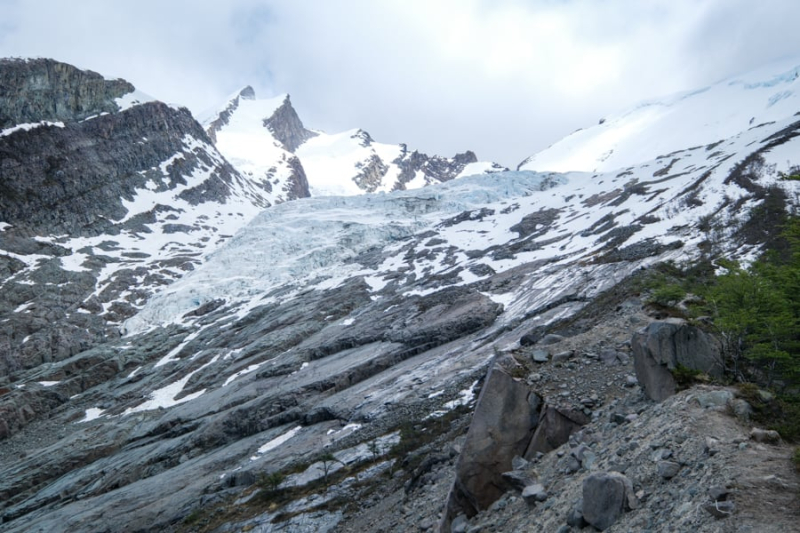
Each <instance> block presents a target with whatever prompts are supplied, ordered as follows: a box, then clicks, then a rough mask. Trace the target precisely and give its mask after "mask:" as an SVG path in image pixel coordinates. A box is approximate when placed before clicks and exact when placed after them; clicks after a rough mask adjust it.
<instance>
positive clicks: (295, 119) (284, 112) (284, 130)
mask: <svg viewBox="0 0 800 533" xmlns="http://www.w3.org/2000/svg"><path fill="white" fill-rule="evenodd" d="M264 126H265V127H266V128H268V129H269V131H271V132H272V135H274V136H275V138H276V139H278V140H279V141H280V142H281V143H282V144H283V146H284V147H285V148H286V149H287V150H289V151H290V152H292V153H294V151H295V150H297V149H298V148H299V147H300V145H301V144H303V143H304V142H306V141H307V140H309V139H311V138H313V137H316V136H317V135H318V134H317V133H314V132H313V131H310V130H307V129H306V128H305V127H303V122H302V121H301V120H300V117H299V116H298V115H297V111H295V110H294V107H292V102H291V101H290V100H289V95H288V94H287V95H286V99H285V100H284V101H283V104H281V106H280V107H278V109H276V110H275V112H274V113H273V114H272V116H271V117H269V118H265V119H264Z"/></svg>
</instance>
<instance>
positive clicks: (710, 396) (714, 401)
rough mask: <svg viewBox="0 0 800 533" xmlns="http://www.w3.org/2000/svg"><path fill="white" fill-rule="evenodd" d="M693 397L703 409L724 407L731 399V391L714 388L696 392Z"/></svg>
mask: <svg viewBox="0 0 800 533" xmlns="http://www.w3.org/2000/svg"><path fill="white" fill-rule="evenodd" d="M695 399H696V400H697V403H699V404H700V407H702V408H703V409H709V408H712V407H725V406H727V405H728V403H730V402H731V401H733V393H732V392H731V391H729V390H715V391H710V392H704V393H701V394H698V395H697V396H695Z"/></svg>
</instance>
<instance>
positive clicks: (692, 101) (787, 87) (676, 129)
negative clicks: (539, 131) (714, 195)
mask: <svg viewBox="0 0 800 533" xmlns="http://www.w3.org/2000/svg"><path fill="white" fill-rule="evenodd" d="M799 76H800V58H794V59H787V60H784V61H780V62H777V63H773V64H771V65H768V66H765V67H763V68H760V69H757V70H755V71H752V72H749V73H746V74H742V75H738V76H735V77H732V78H729V79H726V80H724V81H721V82H719V83H716V84H714V85H711V86H708V87H703V88H700V89H697V90H693V91H688V92H684V93H680V94H676V95H672V96H668V97H665V98H660V99H654V100H650V101H647V102H643V103H641V104H639V105H638V106H636V107H634V108H633V109H631V110H629V111H627V112H624V113H622V114H620V115H617V116H614V117H608V118H607V119H605V120H603V121H601V123H600V124H598V125H595V126H592V127H590V128H587V129H583V130H579V131H577V132H575V133H573V134H572V135H569V136H568V137H565V138H564V139H562V140H560V141H558V142H557V143H555V144H553V145H552V146H550V147H549V148H547V149H545V150H543V151H541V152H539V153H537V154H535V155H533V156H531V157H530V158H528V159H526V160H525V161H523V162H522V163H521V164H520V165H519V167H518V168H520V169H528V170H540V171H558V172H567V171H573V170H576V171H587V172H592V171H598V172H599V171H610V170H616V169H622V168H625V167H629V166H632V165H636V164H640V163H643V162H646V161H649V160H654V159H656V158H658V157H660V156H666V155H668V154H671V153H672V152H674V151H676V150H685V149H687V148H690V147H695V146H706V145H710V144H713V143H717V142H721V141H723V140H725V139H729V138H731V137H733V136H735V135H738V134H740V133H742V132H745V131H747V130H749V129H754V128H760V127H763V126H766V125H769V124H772V123H774V122H775V121H779V120H784V119H786V118H787V117H791V116H793V115H794V114H795V113H797V112H798V111H800V79H798V77H799Z"/></svg>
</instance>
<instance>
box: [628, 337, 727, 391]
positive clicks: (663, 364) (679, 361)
mask: <svg viewBox="0 0 800 533" xmlns="http://www.w3.org/2000/svg"><path fill="white" fill-rule="evenodd" d="M631 348H632V350H633V363H634V368H635V369H636V377H637V379H638V380H639V383H640V384H641V385H642V388H643V389H644V391H645V393H646V394H647V395H648V396H649V397H650V398H652V399H653V400H656V401H659V402H660V401H662V400H664V399H665V398H668V397H669V396H672V395H673V394H675V390H676V383H675V379H674V378H673V377H672V372H671V371H673V370H675V369H676V368H678V367H679V366H682V367H686V368H688V369H691V370H697V371H700V372H704V373H706V374H708V375H710V376H714V377H720V376H722V371H723V367H722V358H721V351H720V346H719V344H718V342H717V341H716V340H715V339H714V338H713V337H711V336H710V335H708V334H707V333H705V332H704V331H702V330H701V329H699V328H696V327H694V326H689V325H687V324H685V323H683V322H653V323H651V324H649V325H648V326H647V327H646V328H645V329H643V330H640V331H637V332H636V333H634V335H633V337H632V339H631Z"/></svg>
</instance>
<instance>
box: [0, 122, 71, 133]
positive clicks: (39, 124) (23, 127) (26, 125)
mask: <svg viewBox="0 0 800 533" xmlns="http://www.w3.org/2000/svg"><path fill="white" fill-rule="evenodd" d="M44 126H51V127H55V128H63V127H64V123H63V122H50V121H49V120H43V121H42V122H26V123H24V124H17V125H16V126H12V127H10V128H6V129H4V130H2V131H0V137H5V136H6V135H11V134H12V133H14V132H17V131H29V130H32V129H34V128H41V127H44Z"/></svg>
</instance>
